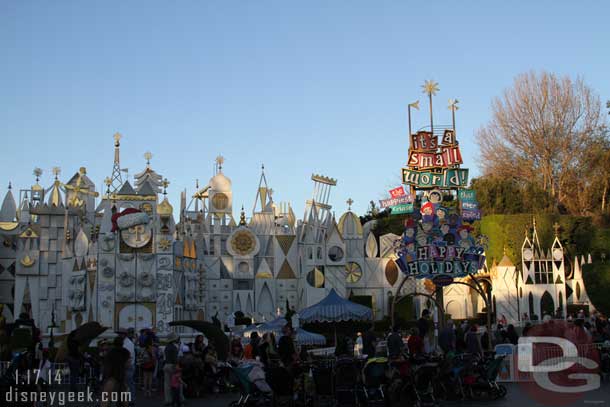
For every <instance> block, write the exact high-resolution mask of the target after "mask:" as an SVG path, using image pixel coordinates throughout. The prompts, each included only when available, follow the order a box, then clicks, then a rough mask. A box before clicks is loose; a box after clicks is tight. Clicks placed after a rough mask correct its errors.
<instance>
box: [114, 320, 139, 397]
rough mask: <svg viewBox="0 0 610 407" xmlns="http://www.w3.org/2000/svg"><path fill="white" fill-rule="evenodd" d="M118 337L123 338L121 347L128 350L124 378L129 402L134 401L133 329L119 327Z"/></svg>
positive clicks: (134, 355)
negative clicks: (129, 398) (127, 361)
mask: <svg viewBox="0 0 610 407" xmlns="http://www.w3.org/2000/svg"><path fill="white" fill-rule="evenodd" d="M117 333H118V334H119V336H120V337H122V338H123V347H124V348H125V349H126V350H127V351H128V352H129V364H128V365H127V370H126V371H125V379H126V380H127V387H128V388H129V393H131V402H132V403H135V400H136V383H135V380H134V375H135V371H136V346H135V344H134V342H133V337H134V336H135V335H134V330H133V328H129V329H128V330H125V329H119V330H118V331H117Z"/></svg>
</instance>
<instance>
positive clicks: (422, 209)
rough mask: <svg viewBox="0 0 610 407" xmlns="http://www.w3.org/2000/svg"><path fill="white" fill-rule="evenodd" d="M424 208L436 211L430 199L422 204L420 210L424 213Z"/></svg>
mask: <svg viewBox="0 0 610 407" xmlns="http://www.w3.org/2000/svg"><path fill="white" fill-rule="evenodd" d="M424 209H430V210H431V211H432V212H434V205H433V204H432V202H430V201H428V202H426V203H425V204H423V205H422V207H421V209H420V212H421V213H424Z"/></svg>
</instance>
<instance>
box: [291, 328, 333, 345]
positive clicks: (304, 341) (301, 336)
mask: <svg viewBox="0 0 610 407" xmlns="http://www.w3.org/2000/svg"><path fill="white" fill-rule="evenodd" d="M296 334H297V343H298V344H300V345H326V338H325V337H324V335H320V334H315V333H313V332H309V331H306V330H304V329H303V328H297V329H296Z"/></svg>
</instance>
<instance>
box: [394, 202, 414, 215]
mask: <svg viewBox="0 0 610 407" xmlns="http://www.w3.org/2000/svg"><path fill="white" fill-rule="evenodd" d="M390 209H391V210H392V213H391V215H400V214H404V213H413V204H412V203H405V204H400V205H396V206H391V207H390Z"/></svg>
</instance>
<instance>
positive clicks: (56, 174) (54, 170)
mask: <svg viewBox="0 0 610 407" xmlns="http://www.w3.org/2000/svg"><path fill="white" fill-rule="evenodd" d="M52 171H53V175H55V179H57V177H58V176H59V174H61V168H59V167H53V170H52Z"/></svg>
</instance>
